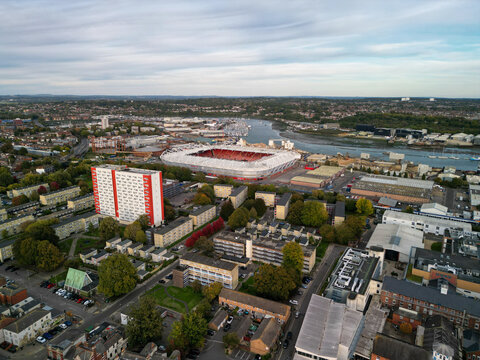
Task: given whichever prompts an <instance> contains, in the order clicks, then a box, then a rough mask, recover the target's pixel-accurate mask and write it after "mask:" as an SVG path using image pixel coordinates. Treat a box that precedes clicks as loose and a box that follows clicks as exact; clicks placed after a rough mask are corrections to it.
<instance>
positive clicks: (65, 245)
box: [58, 238, 73, 254]
mask: <svg viewBox="0 0 480 360" xmlns="http://www.w3.org/2000/svg"><path fill="white" fill-rule="evenodd" d="M72 241H73V239H72V238H70V239H67V240H64V241H62V242H60V243H59V244H58V248H59V249H60V251H61V252H64V253H66V254H68V252H69V251H70V247H71V246H72Z"/></svg>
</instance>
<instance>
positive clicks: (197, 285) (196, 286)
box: [190, 280, 202, 294]
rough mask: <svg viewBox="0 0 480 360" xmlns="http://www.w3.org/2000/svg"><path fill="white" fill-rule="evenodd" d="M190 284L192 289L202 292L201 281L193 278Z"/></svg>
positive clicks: (198, 292)
mask: <svg viewBox="0 0 480 360" xmlns="http://www.w3.org/2000/svg"><path fill="white" fill-rule="evenodd" d="M190 286H191V287H192V289H193V291H194V292H196V293H197V294H201V293H202V283H201V282H200V281H198V280H195V281H194V282H192V283H191V284H190Z"/></svg>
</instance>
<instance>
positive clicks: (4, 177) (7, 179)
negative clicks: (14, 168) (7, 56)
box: [0, 166, 14, 187]
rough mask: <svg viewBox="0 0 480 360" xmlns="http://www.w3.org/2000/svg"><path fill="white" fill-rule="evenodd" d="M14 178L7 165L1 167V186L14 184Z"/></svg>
mask: <svg viewBox="0 0 480 360" xmlns="http://www.w3.org/2000/svg"><path fill="white" fill-rule="evenodd" d="M13 182H14V179H13V176H12V174H11V173H10V171H9V170H8V169H7V168H6V167H3V166H2V167H0V186H4V187H7V186H8V185H10V184H13Z"/></svg>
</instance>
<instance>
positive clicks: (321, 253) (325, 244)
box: [317, 241, 329, 260]
mask: <svg viewBox="0 0 480 360" xmlns="http://www.w3.org/2000/svg"><path fill="white" fill-rule="evenodd" d="M328 245H329V244H328V242H326V241H322V242H321V243H320V244H319V245H318V246H317V260H321V259H322V258H323V256H324V255H325V251H327V248H328Z"/></svg>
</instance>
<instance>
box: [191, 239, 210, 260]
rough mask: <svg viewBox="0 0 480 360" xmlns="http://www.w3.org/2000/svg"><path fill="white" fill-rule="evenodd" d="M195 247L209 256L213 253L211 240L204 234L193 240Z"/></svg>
mask: <svg viewBox="0 0 480 360" xmlns="http://www.w3.org/2000/svg"><path fill="white" fill-rule="evenodd" d="M194 247H195V248H197V249H199V250H200V251H203V254H204V255H207V256H210V255H212V254H213V240H211V239H209V238H207V237H206V236H200V237H199V238H198V240H197V241H196V242H195V245H194Z"/></svg>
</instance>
